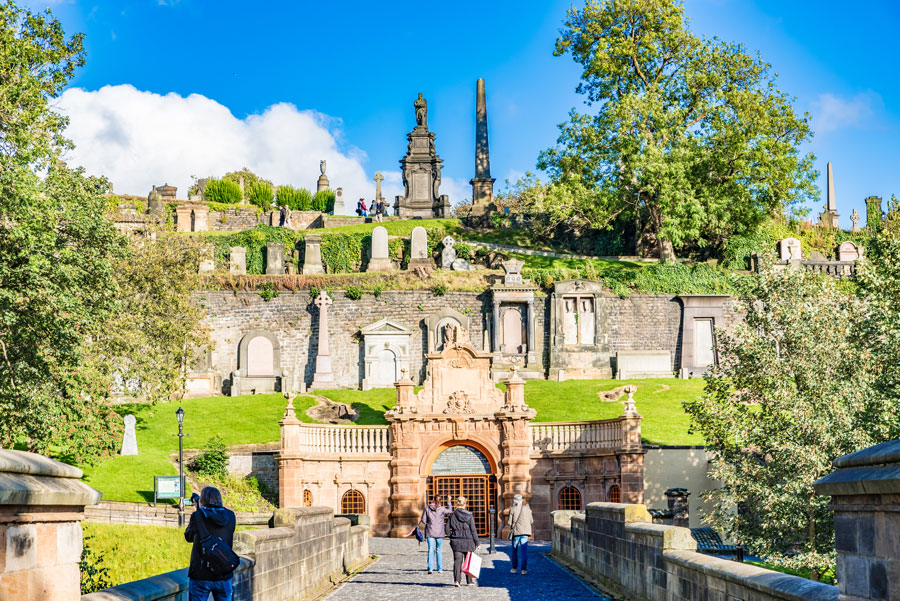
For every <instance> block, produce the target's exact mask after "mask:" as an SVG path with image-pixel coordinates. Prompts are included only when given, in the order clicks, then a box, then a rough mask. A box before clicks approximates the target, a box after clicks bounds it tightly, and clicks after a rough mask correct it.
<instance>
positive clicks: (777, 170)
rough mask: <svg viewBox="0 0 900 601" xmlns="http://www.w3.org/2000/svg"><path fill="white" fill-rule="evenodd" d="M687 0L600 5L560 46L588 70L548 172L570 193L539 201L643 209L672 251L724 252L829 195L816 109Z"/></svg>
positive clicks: (593, 3)
mask: <svg viewBox="0 0 900 601" xmlns="http://www.w3.org/2000/svg"><path fill="white" fill-rule="evenodd" d="M687 25H688V24H687V18H686V17H685V15H684V9H683V7H682V5H681V4H680V3H679V2H676V1H675V0H604V1H597V0H589V1H588V2H587V3H586V4H585V5H584V7H583V8H581V9H578V8H572V9H570V10H569V12H568V16H567V19H566V22H565V25H564V28H563V29H562V30H561V35H560V37H559V39H558V40H557V42H556V50H555V54H556V55H557V56H562V55H565V54H569V55H571V57H572V59H573V60H574V61H575V62H577V63H578V64H580V65H581V66H582V68H583V72H582V76H581V82H580V83H579V85H578V88H577V91H578V92H579V93H581V94H584V95H585V96H586V104H587V106H588V107H592V108H593V109H594V110H593V111H591V112H590V113H579V112H578V111H576V110H575V109H573V110H572V111H571V113H570V116H569V121H568V122H566V123H563V124H562V125H560V130H561V133H560V136H559V140H558V143H557V146H556V147H554V148H551V149H548V150H546V151H544V152H543V153H542V154H541V157H540V159H539V163H538V167H539V168H541V169H545V170H546V171H548V172H549V173H550V174H551V176H552V178H553V182H552V183H551V187H557V188H559V189H558V190H556V191H555V192H554V193H551V194H546V195H543V198H544V199H546V200H547V202H543V203H540V205H539V206H536V207H535V209H536V210H537V211H540V212H545V213H547V214H549V215H551V216H553V217H554V218H555V219H557V220H560V221H569V222H572V223H577V224H582V225H583V226H585V227H591V228H602V227H605V226H608V225H609V224H610V223H612V221H613V220H615V219H616V218H617V217H619V216H620V215H623V214H628V215H631V216H632V217H633V218H634V219H635V220H637V221H638V222H639V223H640V224H641V229H643V230H646V232H647V233H648V234H649V236H650V237H651V238H652V239H655V241H656V243H657V245H658V249H659V256H660V259H661V260H664V261H672V260H674V258H675V255H674V251H675V249H677V248H682V247H684V246H686V245H688V244H690V245H692V246H696V247H700V248H703V247H713V248H717V247H720V246H721V245H722V243H723V241H724V240H726V239H727V238H728V236H730V235H733V234H738V233H743V232H746V231H748V230H752V228H754V227H755V226H756V225H757V224H758V223H759V222H760V221H761V220H762V219H764V218H765V217H766V216H767V215H768V214H770V213H772V212H780V211H782V210H789V209H791V208H792V207H795V206H797V205H798V204H799V203H800V202H802V201H804V200H807V199H813V198H817V194H818V192H817V191H816V189H815V187H814V186H813V179H814V175H815V173H814V171H813V157H812V155H805V156H801V155H800V153H799V150H798V148H799V145H800V144H801V143H803V142H805V141H807V140H809V138H810V136H811V132H810V129H809V124H808V118H807V116H805V115H804V116H798V115H797V114H795V112H794V110H793V108H792V106H791V99H790V98H789V97H788V96H787V95H785V94H784V93H783V92H781V91H780V90H779V89H778V88H777V87H776V81H775V75H774V74H773V73H772V72H771V67H770V65H768V64H767V63H765V62H763V61H762V60H761V59H760V58H758V57H753V56H751V55H750V54H748V52H747V51H746V50H745V49H744V48H743V47H742V46H741V45H740V44H735V43H729V42H724V41H721V40H719V39H717V38H713V39H709V40H707V39H701V38H699V37H697V36H696V35H694V34H693V33H692V32H691V31H690V30H689V29H688V26H687Z"/></svg>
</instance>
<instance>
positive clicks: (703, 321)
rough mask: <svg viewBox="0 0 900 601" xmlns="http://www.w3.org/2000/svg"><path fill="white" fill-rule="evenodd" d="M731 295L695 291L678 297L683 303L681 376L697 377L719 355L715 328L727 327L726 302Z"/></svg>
mask: <svg viewBox="0 0 900 601" xmlns="http://www.w3.org/2000/svg"><path fill="white" fill-rule="evenodd" d="M730 299H731V297H730V296H720V295H714V294H692V295H682V296H679V297H678V300H680V301H681V304H682V305H683V306H684V312H683V313H682V317H681V365H680V366H679V369H678V375H679V377H681V378H692V377H693V378H697V377H700V376H702V375H703V374H705V373H706V370H707V368H708V367H709V366H710V365H715V364H716V363H717V362H718V359H717V357H716V334H715V329H716V328H724V327H725V302H726V301H728V300H730Z"/></svg>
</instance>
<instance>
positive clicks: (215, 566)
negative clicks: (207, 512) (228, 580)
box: [194, 509, 241, 576]
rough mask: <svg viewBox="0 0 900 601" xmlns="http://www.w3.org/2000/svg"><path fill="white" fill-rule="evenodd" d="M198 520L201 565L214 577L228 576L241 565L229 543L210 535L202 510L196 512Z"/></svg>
mask: <svg viewBox="0 0 900 601" xmlns="http://www.w3.org/2000/svg"><path fill="white" fill-rule="evenodd" d="M194 516H196V518H197V530H198V532H199V533H200V536H201V537H203V538H201V539H200V545H199V546H200V565H201V566H202V567H203V568H205V569H207V570H209V571H210V573H212V574H213V575H214V576H227V575H228V574H230V573H231V572H233V571H234V570H235V569H236V568H237V567H238V566H239V565H240V563H241V558H240V557H238V555H237V553H235V552H234V551H233V550H232V549H231V547H229V546H228V543H226V542H225V541H223V540H222V539H221V538H219V537H218V536H216V535H214V534H210V533H209V530H208V529H207V528H206V523H205V521H204V517H203V512H201V511H200V509H197V511H195V512H194Z"/></svg>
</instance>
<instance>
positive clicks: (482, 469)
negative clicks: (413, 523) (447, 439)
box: [427, 443, 497, 536]
mask: <svg viewBox="0 0 900 601" xmlns="http://www.w3.org/2000/svg"><path fill="white" fill-rule="evenodd" d="M492 472H493V469H492V466H491V462H490V460H488V458H487V456H486V454H485V453H483V452H482V451H481V450H480V449H478V448H477V447H475V446H474V445H472V444H467V443H461V444H453V445H450V446H445V447H444V448H443V449H442V450H441V451H440V453H439V454H438V456H437V457H435V459H434V461H433V462H432V464H431V473H430V474H429V476H428V480H427V482H428V498H429V499H432V498H434V497H435V496H437V497H438V498H440V500H441V502H442V503H443V502H445V501H446V498H447V497H448V496H449V497H450V498H451V499H456V497H458V496H463V497H465V498H466V500H467V506H466V509H468V510H469V511H471V512H472V516H473V518H474V519H475V527H476V529H477V530H478V536H488V534H489V530H490V525H489V522H488V520H489V512H488V510H489V508H491V507H494V508H496V507H497V477H496V476H495V475H494V474H493V473H492Z"/></svg>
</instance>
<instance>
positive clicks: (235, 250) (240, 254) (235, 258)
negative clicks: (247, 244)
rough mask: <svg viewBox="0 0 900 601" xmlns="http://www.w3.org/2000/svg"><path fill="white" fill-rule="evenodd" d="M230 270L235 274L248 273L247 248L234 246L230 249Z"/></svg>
mask: <svg viewBox="0 0 900 601" xmlns="http://www.w3.org/2000/svg"><path fill="white" fill-rule="evenodd" d="M228 271H230V272H231V273H232V274H234V275H244V274H246V273H247V249H246V248H244V247H243V246H232V247H231V248H229V249H228Z"/></svg>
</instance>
